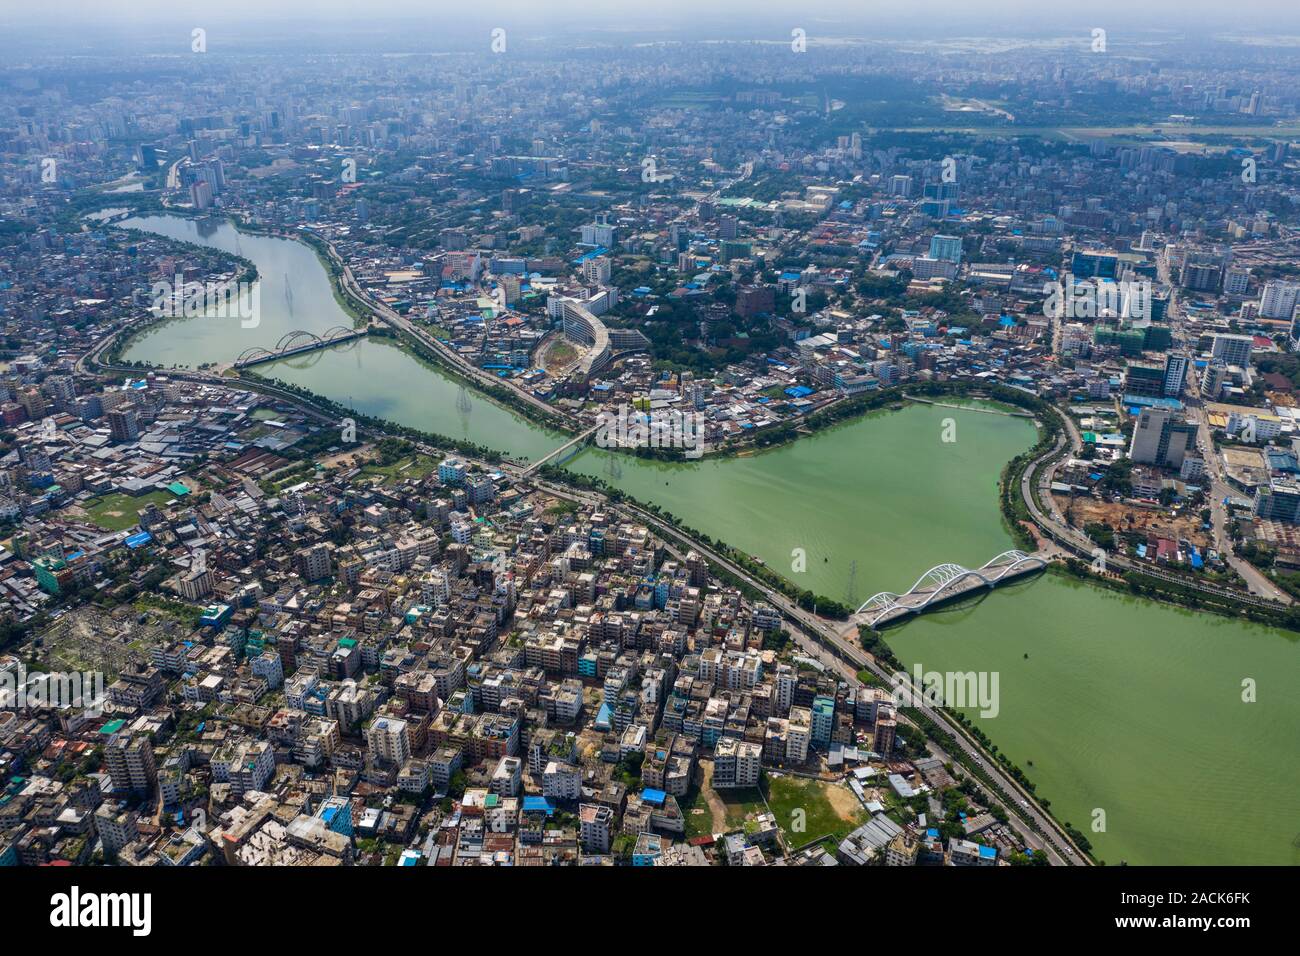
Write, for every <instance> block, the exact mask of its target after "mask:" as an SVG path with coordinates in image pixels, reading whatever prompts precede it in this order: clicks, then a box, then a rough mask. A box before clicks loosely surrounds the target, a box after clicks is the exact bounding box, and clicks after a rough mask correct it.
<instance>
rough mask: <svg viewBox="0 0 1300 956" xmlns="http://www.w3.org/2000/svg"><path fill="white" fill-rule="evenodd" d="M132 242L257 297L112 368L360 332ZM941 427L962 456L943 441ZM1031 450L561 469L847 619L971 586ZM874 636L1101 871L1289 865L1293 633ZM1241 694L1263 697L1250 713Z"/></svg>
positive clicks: (1296, 786) (1013, 606) (257, 253)
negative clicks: (713, 541) (1063, 824)
mask: <svg viewBox="0 0 1300 956" xmlns="http://www.w3.org/2000/svg"><path fill="white" fill-rule="evenodd" d="M126 225H128V226H134V227H136V228H140V229H146V230H149V231H153V232H157V233H160V234H163V235H168V236H172V237H173V238H177V239H184V240H186V241H189V242H194V243H203V244H207V245H210V246H213V247H216V248H220V249H224V250H226V251H228V252H235V253H238V254H240V255H242V256H244V257H245V258H247V259H250V260H251V261H253V262H254V263H255V264H256V265H257V267H258V270H259V273H260V274H261V275H262V276H263V280H262V281H263V282H264V283H265V285H264V288H263V290H262V296H261V305H262V317H261V321H260V323H259V326H258V327H257V328H254V329H244V328H241V327H240V326H239V323H238V320H237V319H236V320H229V321H228V320H211V319H204V318H193V319H178V320H174V321H171V322H168V323H166V324H164V325H160V326H156V327H155V328H153V329H151V330H150V331H148V332H147V333H145V334H144V335H143V336H141V337H140V338H138V339H137V340H136V341H135V342H134V343H132V344H131V346H129V348H128V349H127V351H126V357H127V358H128V359H133V360H146V361H151V362H156V363H158V364H160V365H163V366H170V365H172V364H186V365H190V366H197V365H199V364H201V363H205V362H212V361H229V360H230V359H233V358H234V357H235V356H236V355H238V354H239V353H240V352H242V351H243V350H244V349H246V348H248V347H250V346H263V347H269V346H272V345H274V344H275V342H276V341H277V340H279V339H280V337H281V336H283V335H284V334H285V333H286V332H289V331H293V330H295V329H300V328H301V329H308V330H311V331H315V332H323V331H325V330H326V329H329V328H331V327H333V326H337V325H351V324H352V320H351V318H350V317H349V316H348V314H347V313H346V312H345V311H344V310H343V309H342V308H341V307H340V306H339V304H338V303H337V301H336V300H335V299H334V296H333V293H332V288H331V285H330V281H329V276H328V273H327V272H326V270H325V268H324V266H323V265H322V264H321V262H320V261H319V259H318V258H317V257H316V255H315V253H314V251H313V250H312V249H311V248H310V247H308V246H306V245H305V244H303V243H299V242H295V241H292V240H288V239H281V238H274V237H267V236H260V235H253V234H248V233H245V234H242V235H241V234H240V233H238V232H237V231H236V229H235V227H234V226H232V225H230V224H226V223H222V224H211V223H208V224H204V225H203V226H202V227H200V226H199V224H198V223H196V222H194V221H192V220H188V219H182V218H179V217H147V218H142V219H133V220H128V221H127V222H126ZM286 290H287V292H286ZM223 323H224V324H223ZM259 371H260V372H261V373H262V374H264V375H267V376H270V377H274V378H279V379H282V380H284V381H287V382H292V383H294V384H297V385H301V386H303V387H305V388H308V389H311V390H312V391H314V392H317V393H319V394H321V395H324V396H326V397H328V398H330V399H333V400H334V401H337V402H340V403H342V404H344V405H347V406H350V407H352V408H355V409H357V410H358V411H362V412H366V413H369V414H373V415H377V416H381V417H384V418H387V419H390V420H392V421H396V422H399V423H401V424H405V425H411V426H416V427H419V428H423V429H426V430H428V431H431V432H437V433H440V434H444V435H448V436H450V437H455V438H461V439H466V440H469V441H473V442H476V443H479V444H482V445H485V446H488V447H491V448H494V449H497V450H499V451H502V452H504V453H507V454H510V455H514V456H522V457H530V458H536V457H539V456H540V455H541V454H543V453H544V452H546V451H548V450H550V449H552V448H554V447H556V446H557V445H558V444H561V443H562V442H563V437H562V436H558V435H556V434H554V433H550V432H547V431H545V430H543V429H540V428H538V427H537V426H535V425H533V424H532V423H531V422H529V421H527V420H526V419H524V418H522V417H520V416H519V415H517V414H515V413H514V412H512V411H510V410H508V409H505V408H503V407H501V406H499V405H497V404H495V403H493V402H492V401H490V400H488V399H487V398H485V397H483V396H482V395H481V394H479V393H477V392H475V391H474V390H473V389H468V390H467V391H466V390H463V389H462V387H461V385H460V384H459V383H458V382H456V381H454V380H453V379H451V378H449V377H447V376H446V375H444V374H443V373H442V372H441V371H440V370H438V369H437V368H436V367H434V366H431V365H429V364H426V363H424V362H422V361H420V360H417V359H415V358H413V357H411V356H410V355H408V354H407V353H406V352H404V351H402V350H401V349H400V348H398V347H397V346H395V345H393V344H391V343H390V342H387V341H381V340H367V341H362V342H355V343H351V344H348V345H344V346H339V347H336V348H334V349H330V350H326V351H321V352H316V353H311V354H308V355H303V356H298V357H295V358H293V359H289V360H285V361H281V362H278V363H274V364H271V365H267V366H262V367H261V368H259ZM949 418H951V419H953V421H954V422H955V437H956V441H952V442H945V441H943V440H942V439H943V436H944V431H945V428H944V424H945V419H949ZM949 437H951V430H949ZM1033 441H1034V432H1033V428H1032V426H1031V425H1030V424H1029V423H1027V422H1026V421H1024V420H1022V419H1017V418H1011V417H1008V416H1003V415H992V414H987V413H985V412H980V411H973V410H955V409H948V408H935V407H928V406H919V405H918V406H909V407H907V408H905V409H903V410H901V411H896V412H879V413H874V414H871V415H868V416H865V417H863V418H861V419H858V420H856V421H853V422H850V423H846V424H842V425H839V426H836V427H835V428H832V429H829V430H827V431H823V432H821V433H819V434H817V435H814V436H811V437H808V438H803V439H800V440H799V441H797V442H795V443H793V444H791V445H787V446H784V447H782V448H779V449H774V450H771V451H767V452H762V453H759V454H755V455H752V456H749V457H742V458H730V459H725V460H706V461H704V462H699V463H656V462H646V461H639V460H637V459H633V458H630V457H628V456H617V458H616V459H614V458H612V457H611V455H610V454H609V453H607V452H603V451H599V450H596V449H588V450H586V451H584V452H582V453H581V454H579V455H578V456H577V457H575V458H574V459H572V460H571V461H570V462H569V463H568V465H567V467H569V468H570V469H572V470H574V471H577V472H584V473H588V474H592V475H598V476H600V477H602V478H604V479H605V480H606V481H609V482H610V483H611V484H614V485H617V486H618V487H620V488H622V489H623V490H625V491H626V492H627V493H629V494H631V495H633V496H634V497H636V498H638V499H641V500H643V501H647V502H654V503H656V504H658V505H660V506H661V507H663V508H665V509H666V510H668V511H671V512H672V513H673V514H674V515H676V516H677V517H678V518H680V519H682V520H683V521H684V522H685V523H686V524H688V525H690V526H691V527H694V528H696V529H698V530H700V531H703V532H705V533H707V534H709V535H710V536H712V537H715V538H719V539H722V540H725V541H727V542H729V543H731V544H733V545H736V546H737V547H740V548H743V549H744V550H746V551H748V552H750V553H752V554H754V555H755V556H757V557H759V558H760V559H762V560H763V561H764V562H765V563H767V564H768V565H769V566H770V567H772V568H773V569H774V570H777V571H778V572H780V573H782V574H784V575H786V576H788V577H789V578H790V579H791V580H792V581H794V582H796V583H797V584H798V585H799V586H800V587H802V588H808V589H811V590H813V591H815V592H817V593H820V594H825V595H827V596H829V597H832V598H835V599H837V600H841V601H843V600H847V599H849V598H853V599H855V600H857V601H862V600H865V599H866V598H867V597H869V596H870V595H872V594H873V593H875V592H877V591H883V590H892V591H903V590H905V589H906V588H907V587H909V586H910V585H911V584H912V582H913V581H915V580H916V578H917V577H918V576H919V575H920V574H921V573H922V572H924V571H925V570H926V569H927V568H930V567H932V566H934V565H937V564H941V563H944V562H949V561H951V562H956V563H959V564H963V565H966V566H967V567H977V566H979V565H980V564H982V563H984V562H985V561H987V560H989V559H990V558H992V557H994V556H995V555H997V554H998V553H1000V552H1002V551H1005V550H1007V549H1009V548H1011V547H1013V546H1014V545H1013V542H1012V540H1011V537H1010V535H1009V534H1008V533H1007V531H1006V529H1005V528H1004V527H1003V525H1002V522H1001V516H1000V513H999V510H998V506H997V494H996V491H997V480H998V475H999V473H1000V471H1001V469H1002V467H1003V465H1004V464H1005V463H1006V462H1007V460H1009V459H1010V458H1012V457H1013V456H1014V455H1016V454H1018V453H1019V452H1021V451H1023V450H1024V449H1025V448H1027V447H1029V446H1030V445H1031V444H1032V443H1033ZM886 636H887V639H888V641H889V643H890V645H891V646H892V647H893V648H894V650H895V652H896V654H897V655H898V657H899V658H900V659H902V660H903V661H904V662H905V663H907V664H908V666H909V667H911V666H913V665H920V666H922V667H923V668H924V669H926V670H937V671H966V670H974V671H986V672H996V673H997V674H998V689H999V694H998V700H997V713H996V715H988V716H984V717H981V716H979V714H978V710H979V708H966V710H967V712H968V713H970V714H971V715H972V717H973V718H974V719H975V720H976V721H977V722H978V723H979V724H980V725H981V727H982V729H983V730H984V731H985V733H987V734H988V736H989V737H990V739H991V740H992V741H993V742H994V743H995V744H996V745H997V746H998V747H999V748H1000V749H1001V750H1002V751H1003V752H1004V753H1006V754H1007V755H1008V756H1009V757H1010V758H1011V759H1012V760H1013V761H1015V762H1016V763H1017V764H1018V765H1020V766H1021V767H1022V768H1023V769H1024V770H1025V772H1026V773H1027V774H1028V776H1029V777H1030V779H1032V780H1033V781H1034V782H1035V784H1036V786H1037V792H1038V794H1039V795H1040V797H1043V798H1045V799H1047V800H1049V801H1051V805H1052V809H1053V812H1054V813H1055V814H1056V815H1057V816H1058V818H1059V819H1061V820H1065V821H1069V822H1070V823H1072V824H1073V825H1074V826H1075V827H1077V828H1078V829H1080V830H1081V831H1083V832H1084V833H1085V834H1086V835H1087V836H1088V838H1089V839H1090V840H1091V841H1092V843H1093V846H1094V848H1095V852H1096V854H1097V855H1098V856H1099V857H1100V858H1102V859H1104V860H1106V861H1107V862H1108V863H1119V862H1120V861H1121V860H1123V861H1127V862H1129V863H1133V864H1251V863H1257V864H1283V865H1294V864H1297V863H1300V759H1298V758H1300V693H1297V691H1298V690H1300V646H1298V644H1297V638H1296V635H1294V634H1291V633H1288V632H1285V631H1280V630H1276V629H1271V628H1265V627H1261V626H1257V625H1253V624H1249V623H1245V622H1241V621H1236V620H1228V619H1225V618H1221V617H1219V616H1216V615H1213V614H1208V613H1191V612H1187V611H1183V610H1180V609H1177V608H1173V607H1169V606H1165V605H1160V604H1155V603H1152V602H1149V601H1144V600H1140V599H1136V598H1131V597H1127V596H1121V595H1116V594H1113V593H1110V592H1108V591H1105V590H1102V589H1100V588H1097V587H1094V586H1091V585H1086V584H1081V583H1074V582H1071V581H1068V580H1065V579H1064V578H1062V577H1060V576H1056V575H1040V576H1038V577H1036V578H1034V579H1031V580H1029V581H1026V582H1024V583H1018V584H1015V585H1012V586H1009V587H1006V588H1002V589H998V590H996V591H993V592H990V593H987V594H985V595H984V596H982V597H980V598H978V599H974V600H971V601H967V602H963V603H961V604H958V605H955V606H953V607H949V608H947V609H943V610H939V611H935V612H931V613H929V614H926V615H924V616H922V617H920V618H917V619H915V620H912V621H910V622H908V623H906V624H904V625H902V626H900V627H896V628H893V629H891V630H890V631H888V632H887V633H886ZM1247 679H1250V680H1253V681H1255V682H1256V686H1257V699H1256V700H1255V701H1254V702H1250V703H1248V702H1245V701H1243V699H1242V696H1243V694H1242V682H1243V681H1244V680H1247ZM1099 828H1103V829H1099Z"/></svg>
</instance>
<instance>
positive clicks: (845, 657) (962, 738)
mask: <svg viewBox="0 0 1300 956" xmlns="http://www.w3.org/2000/svg"><path fill="white" fill-rule="evenodd" d="M537 484H538V485H539V487H545V489H546V490H547V491H553V492H556V493H561V494H563V493H565V490H564V489H556V488H554V486H545V485H544V484H543V483H541V482H538V483H537ZM611 509H612V510H615V511H621V512H623V513H625V514H628V515H631V516H632V517H634V518H636V519H638V520H640V521H643V522H645V523H646V524H647V525H649V526H650V527H652V528H654V529H655V530H656V531H657V532H658V533H659V534H661V535H662V536H663V537H664V538H665V539H666V540H668V541H670V542H671V541H673V540H675V539H679V540H681V541H684V542H685V543H686V544H687V545H688V546H689V547H691V548H694V549H695V550H696V551H698V552H699V553H700V554H702V555H703V556H704V557H705V558H707V559H708V560H709V561H710V562H712V563H713V564H715V565H717V566H719V567H722V568H724V569H725V570H726V571H727V572H728V573H730V574H732V575H734V576H735V577H737V578H739V579H740V580H742V581H744V582H745V583H746V584H747V585H749V586H750V587H752V588H754V589H755V590H757V591H758V592H760V593H761V594H762V595H763V596H764V598H765V599H766V600H767V601H768V602H769V603H771V604H772V605H773V606H774V607H776V608H777V609H778V610H780V611H781V613H782V614H783V615H784V616H785V618H786V620H787V621H788V622H790V623H791V624H792V625H794V627H793V629H792V631H791V633H792V636H793V637H794V638H795V640H796V641H797V642H798V643H799V645H800V647H802V648H803V649H804V650H805V651H807V652H809V653H811V654H814V655H815V656H817V657H818V659H820V660H822V661H824V662H827V663H833V664H835V668H836V671H837V672H838V673H840V674H841V675H842V676H843V678H844V679H845V680H846V681H848V682H849V683H851V684H853V685H855V686H864V685H862V683H861V681H859V680H858V678H857V672H858V671H859V670H864V669H865V670H869V671H871V672H872V673H873V674H874V675H875V676H876V677H877V678H878V679H879V680H881V681H882V682H883V683H884V685H885V686H886V687H889V686H893V680H892V678H893V675H892V674H891V673H890V672H888V671H886V670H885V669H884V668H883V667H881V666H880V665H879V664H878V663H877V662H876V660H875V658H873V657H872V656H871V655H869V654H868V653H867V652H866V651H865V650H863V649H862V648H861V647H860V646H858V644H857V642H856V640H854V639H853V638H852V637H848V636H845V635H844V634H841V633H839V632H838V631H837V630H836V627H835V625H834V624H833V623H832V622H829V621H826V620H824V619H822V618H820V617H817V616H815V615H813V614H812V613H811V612H809V611H805V610H804V609H803V608H801V607H799V606H798V605H797V604H796V603H794V602H793V601H791V600H790V599H789V598H788V597H786V595H785V594H783V593H782V592H780V591H778V590H776V589H775V588H773V587H771V586H770V585H768V584H766V583H764V582H762V581H760V580H758V579H757V578H755V577H753V576H752V575H751V574H750V573H749V572H748V571H746V570H745V569H744V568H742V567H740V566H739V565H737V564H735V563H733V562H732V561H731V560H730V559H729V558H727V557H725V556H723V555H721V554H719V553H718V552H717V551H716V550H714V549H713V548H712V547H709V546H708V545H705V544H703V543H702V542H700V541H696V540H693V539H692V538H690V537H689V536H687V535H685V534H683V533H682V532H680V531H678V530H677V529H676V528H673V527H672V526H670V525H668V524H667V523H666V522H665V521H663V519H661V518H659V517H658V516H656V515H654V514H652V513H650V512H648V511H645V510H644V509H642V508H639V507H636V506H634V505H628V504H626V503H621V504H618V505H611ZM920 710H921V712H922V713H923V714H924V715H925V716H926V717H928V718H929V719H930V720H932V721H933V722H934V723H935V724H936V725H938V726H939V728H940V729H941V730H943V731H945V732H947V733H948V734H949V735H950V736H951V737H952V738H953V739H954V740H956V741H957V743H958V745H959V746H960V748H961V750H962V753H963V755H964V756H965V757H966V758H967V759H969V760H970V761H971V762H972V763H973V764H974V765H975V766H977V767H979V769H980V770H981V771H982V772H983V773H985V774H986V775H987V776H988V778H989V779H991V780H992V781H994V783H995V785H996V787H997V789H998V791H1000V793H999V792H990V793H989V796H990V797H991V798H992V799H993V800H994V801H995V802H996V803H997V804H998V805H999V806H1001V807H1002V808H1003V809H1004V810H1005V811H1006V812H1007V815H1008V817H1010V818H1013V819H1014V818H1019V820H1020V821H1022V822H1021V826H1020V829H1022V830H1023V831H1024V835H1025V837H1026V839H1027V840H1028V841H1029V845H1030V846H1032V847H1034V848H1035V849H1036V850H1044V851H1045V852H1046V853H1047V855H1048V857H1049V859H1051V861H1052V862H1053V863H1054V864H1057V865H1065V864H1070V865H1090V861H1089V860H1088V859H1087V858H1086V857H1085V856H1084V855H1083V854H1082V853H1081V852H1079V850H1078V848H1077V847H1076V846H1074V844H1073V842H1072V841H1071V840H1070V838H1069V836H1068V835H1067V834H1066V833H1065V831H1064V830H1063V829H1062V828H1061V827H1060V825H1059V824H1058V823H1057V822H1056V820H1054V819H1053V818H1052V817H1051V816H1049V815H1048V814H1047V812H1046V811H1045V810H1043V809H1042V808H1041V807H1040V806H1039V805H1038V803H1037V801H1036V799H1035V798H1034V797H1033V795H1032V794H1030V793H1029V792H1028V791H1026V790H1024V789H1023V788H1022V787H1021V786H1020V785H1019V784H1018V783H1016V781H1014V780H1013V779H1011V777H1009V776H1008V775H1007V774H1006V772H1005V771H1004V770H1003V769H1002V768H1001V767H1000V766H999V765H998V764H997V763H996V762H995V761H993V760H991V759H990V758H989V757H988V756H987V755H986V754H985V753H984V750H983V748H982V747H981V746H980V745H979V743H978V742H976V741H975V740H974V739H973V738H972V737H970V736H969V735H968V734H967V732H966V731H965V729H964V728H962V727H961V726H960V725H958V724H956V723H955V722H953V721H951V720H950V719H949V718H948V717H947V716H946V715H944V714H943V713H942V712H941V711H937V710H935V709H933V708H931V707H930V706H929V705H927V704H924V703H922V704H921V706H920ZM899 716H900V718H901V719H903V720H907V712H906V709H904V710H901V711H900V712H899ZM908 722H909V723H911V721H908ZM936 749H937V747H936ZM984 789H985V790H986V791H988V790H989V789H990V788H988V787H987V786H985V787H984ZM1002 794H1006V795H1008V798H1004V797H1003V796H1002ZM1027 823H1028V824H1030V825H1026V824H1027ZM1035 826H1036V827H1037V829H1034V827H1035Z"/></svg>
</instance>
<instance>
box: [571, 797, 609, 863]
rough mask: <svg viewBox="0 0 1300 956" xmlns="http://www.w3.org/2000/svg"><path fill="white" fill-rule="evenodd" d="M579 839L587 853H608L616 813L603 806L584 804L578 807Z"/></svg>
mask: <svg viewBox="0 0 1300 956" xmlns="http://www.w3.org/2000/svg"><path fill="white" fill-rule="evenodd" d="M578 821H579V831H578V839H579V841H580V842H581V843H582V849H583V850H584V851H585V852H587V853H608V852H609V846H610V833H611V831H612V829H613V826H614V811H613V810H611V809H610V808H609V807H607V806H604V805H603V804H597V803H584V804H582V805H581V806H580V807H578Z"/></svg>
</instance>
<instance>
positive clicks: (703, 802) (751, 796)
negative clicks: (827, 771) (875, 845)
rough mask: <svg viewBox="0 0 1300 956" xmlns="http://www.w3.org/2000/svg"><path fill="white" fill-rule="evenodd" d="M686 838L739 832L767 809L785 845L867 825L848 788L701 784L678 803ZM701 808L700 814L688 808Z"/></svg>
mask: <svg viewBox="0 0 1300 956" xmlns="http://www.w3.org/2000/svg"><path fill="white" fill-rule="evenodd" d="M680 805H681V808H682V813H683V814H684V815H685V817H686V836H687V838H688V839H689V838H691V837H696V836H704V835H707V834H710V833H715V832H719V831H726V832H731V831H734V830H740V829H743V828H744V826H745V823H746V821H748V820H750V819H751V818H753V817H755V816H757V815H758V814H760V813H764V812H766V811H767V810H768V809H769V808H770V809H771V811H772V815H773V816H775V817H776V824H777V826H779V827H780V828H781V831H782V832H783V833H784V834H785V839H786V842H787V843H788V844H789V845H790V846H802V845H803V844H805V843H808V842H810V841H813V840H817V839H820V838H824V837H829V838H832V839H834V840H836V841H838V840H839V839H841V838H842V837H844V836H845V835H846V834H847V833H848V832H849V831H850V830H852V829H854V828H855V827H857V826H859V825H860V824H862V823H865V822H866V819H867V812H866V810H865V809H863V807H862V804H860V803H859V802H858V799H857V797H855V796H854V795H853V792H852V791H851V790H849V789H848V787H845V786H842V785H841V784H838V783H827V782H825V781H822V780H811V779H808V778H805V777H792V776H779V777H770V776H769V777H764V779H763V784H762V790H761V792H760V790H758V789H755V788H752V787H751V788H748V789H744V790H714V789H712V788H711V787H709V786H708V785H707V783H706V785H705V787H704V788H702V789H697V790H693V791H692V792H691V793H690V794H688V795H687V796H686V797H685V798H683V799H682V800H681V802H680ZM695 809H702V810H703V811H704V812H703V813H693V812H692V810H695Z"/></svg>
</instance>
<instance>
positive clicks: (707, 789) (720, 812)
mask: <svg viewBox="0 0 1300 956" xmlns="http://www.w3.org/2000/svg"><path fill="white" fill-rule="evenodd" d="M700 769H701V770H703V771H704V784H703V786H701V788H700V792H701V793H702V794H703V795H704V799H705V801H707V802H708V804H709V814H710V815H711V816H712V818H713V824H712V828H713V832H714V833H725V832H726V831H727V805H726V804H725V803H723V802H722V798H721V797H719V796H718V794H717V791H715V790H714V789H713V763H712V762H711V761H709V762H706V761H703V760H701V761H700Z"/></svg>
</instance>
